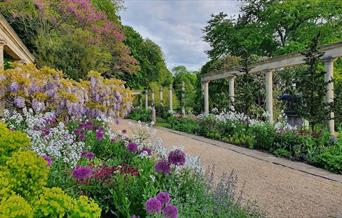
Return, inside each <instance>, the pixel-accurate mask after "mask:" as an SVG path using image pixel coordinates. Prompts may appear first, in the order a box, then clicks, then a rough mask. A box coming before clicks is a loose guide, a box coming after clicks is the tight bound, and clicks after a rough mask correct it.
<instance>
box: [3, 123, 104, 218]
mask: <svg viewBox="0 0 342 218" xmlns="http://www.w3.org/2000/svg"><path fill="white" fill-rule="evenodd" d="M29 145H30V140H29V138H28V137H27V136H26V135H25V134H23V133H20V132H17V131H11V130H9V129H7V128H6V126H5V125H4V124H1V123H0V151H1V153H0V158H2V157H6V158H5V159H3V161H0V218H11V217H13V218H14V217H16V218H21V217H22V218H30V217H75V218H76V217H85V218H93V217H94V218H95V217H100V215H101V209H100V207H99V206H98V205H97V204H96V203H95V202H94V201H93V200H90V199H88V198H87V197H85V196H81V197H80V198H79V199H74V198H72V197H70V196H68V195H67V194H65V193H64V192H63V190H62V189H60V188H46V187H45V186H46V184H47V179H48V174H49V167H48V164H47V162H46V160H44V159H43V158H42V157H40V156H38V155H37V154H36V153H35V152H34V151H30V150H28V149H22V148H27V147H28V146H29Z"/></svg>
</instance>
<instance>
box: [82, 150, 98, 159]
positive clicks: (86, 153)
mask: <svg viewBox="0 0 342 218" xmlns="http://www.w3.org/2000/svg"><path fill="white" fill-rule="evenodd" d="M81 157H84V158H87V159H88V160H92V159H94V157H95V154H94V153H93V152H90V151H83V152H82V153H81Z"/></svg>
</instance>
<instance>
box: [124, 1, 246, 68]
mask: <svg viewBox="0 0 342 218" xmlns="http://www.w3.org/2000/svg"><path fill="white" fill-rule="evenodd" d="M239 5H240V2H238V1H237V0H125V8H126V9H124V10H122V11H121V12H120V15H121V18H122V22H123V24H124V25H129V26H132V27H133V28H134V29H135V30H137V31H138V32H139V33H140V34H141V35H142V36H143V37H144V38H149V39H151V40H152V41H154V42H156V43H157V44H158V45H159V46H161V48H162V50H163V53H164V56H165V59H166V62H167V65H168V67H169V69H171V68H172V67H174V66H177V65H184V66H186V67H187V68H188V69H190V70H199V69H200V68H201V66H202V65H203V64H204V63H205V62H206V61H207V55H206V53H205V51H206V50H208V49H209V46H208V44H207V43H205V42H204V41H203V39H202V36H203V32H202V29H203V28H204V27H205V25H206V23H207V21H208V20H209V19H210V15H211V14H217V13H218V12H221V11H223V12H225V13H226V14H228V15H229V16H236V15H237V13H238V12H239Z"/></svg>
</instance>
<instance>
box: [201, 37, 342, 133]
mask: <svg viewBox="0 0 342 218" xmlns="http://www.w3.org/2000/svg"><path fill="white" fill-rule="evenodd" d="M321 51H322V52H324V55H323V57H322V59H323V61H324V66H325V71H326V74H325V82H326V84H327V85H326V91H327V92H326V98H325V102H326V103H333V102H334V83H333V74H334V73H333V72H334V60H335V59H336V58H337V57H340V56H342V42H340V43H335V44H332V45H328V46H323V47H322V48H321ZM304 63H305V57H304V56H303V55H302V54H300V53H294V54H290V55H284V56H279V57H275V58H270V59H268V60H266V61H264V62H261V63H258V64H255V65H253V66H252V69H251V73H257V72H261V73H264V74H265V90H266V96H265V100H266V112H267V115H268V121H269V122H270V123H271V124H273V122H274V117H273V116H274V114H273V73H274V72H275V70H276V69H280V68H284V67H290V66H295V65H298V64H304ZM241 74H242V73H241V72H239V71H229V72H220V73H214V74H213V73H208V74H206V75H203V76H202V87H203V95H204V113H205V114H209V82H210V81H214V80H218V79H224V78H227V79H228V80H229V97H230V98H231V102H234V97H235V95H234V89H235V87H234V86H235V78H236V76H238V75H241ZM230 107H231V108H232V107H233V105H230ZM328 128H329V131H330V133H331V134H332V135H334V134H335V121H334V113H333V112H331V113H330V119H329V121H328Z"/></svg>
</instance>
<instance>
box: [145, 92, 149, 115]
mask: <svg viewBox="0 0 342 218" xmlns="http://www.w3.org/2000/svg"><path fill="white" fill-rule="evenodd" d="M145 109H146V110H147V109H148V91H147V90H146V91H145Z"/></svg>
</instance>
